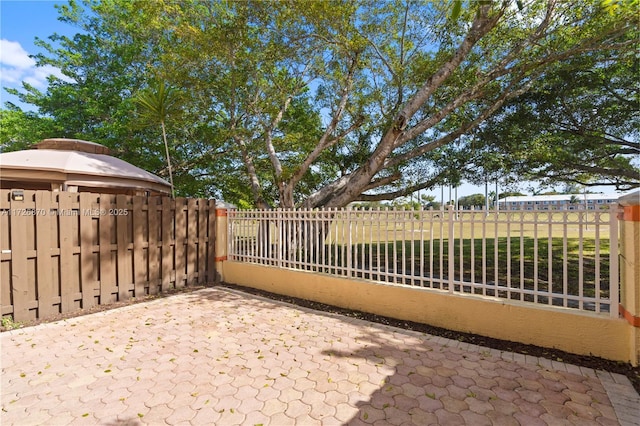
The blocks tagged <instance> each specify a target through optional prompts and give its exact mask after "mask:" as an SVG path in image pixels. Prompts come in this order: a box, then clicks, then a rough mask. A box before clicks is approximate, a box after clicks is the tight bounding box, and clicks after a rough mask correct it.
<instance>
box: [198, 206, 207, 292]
mask: <svg viewBox="0 0 640 426" xmlns="http://www.w3.org/2000/svg"><path fill="white" fill-rule="evenodd" d="M206 211H207V205H206V201H205V200H198V254H197V256H198V259H197V263H198V284H204V283H206V279H207V276H206V273H205V271H206V268H207V246H206V244H207V240H206V238H207V213H206Z"/></svg>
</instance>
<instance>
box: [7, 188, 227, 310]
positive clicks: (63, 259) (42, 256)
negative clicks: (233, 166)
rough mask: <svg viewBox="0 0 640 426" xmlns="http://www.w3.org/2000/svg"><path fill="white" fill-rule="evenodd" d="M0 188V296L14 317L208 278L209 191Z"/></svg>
mask: <svg viewBox="0 0 640 426" xmlns="http://www.w3.org/2000/svg"><path fill="white" fill-rule="evenodd" d="M0 194H1V197H0V230H1V234H0V248H1V249H2V255H1V259H0V280H1V291H0V303H1V305H2V315H3V316H7V315H11V316H12V317H13V319H14V320H15V321H28V320H33V319H41V318H47V317H50V316H52V315H55V314H58V313H66V312H70V311H74V310H77V309H87V308H91V307H92V306H95V305H99V304H107V303H113V302H115V301H120V300H125V299H127V298H130V297H141V296H145V295H153V294H157V293H161V292H163V291H167V290H169V289H172V288H180V287H184V286H190V285H196V284H205V283H208V282H213V281H214V280H215V271H214V268H215V263H214V262H215V254H214V247H215V225H216V224H215V217H216V216H215V201H214V200H206V199H185V198H178V199H176V200H172V199H171V198H169V197H143V196H129V195H122V194H118V195H116V194H93V193H71V192H50V191H23V199H22V200H20V195H19V193H16V191H15V190H4V189H3V190H0Z"/></svg>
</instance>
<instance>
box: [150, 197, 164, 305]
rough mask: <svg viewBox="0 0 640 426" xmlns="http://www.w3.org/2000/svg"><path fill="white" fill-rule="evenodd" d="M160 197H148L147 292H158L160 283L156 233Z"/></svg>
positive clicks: (157, 231)
mask: <svg viewBox="0 0 640 426" xmlns="http://www.w3.org/2000/svg"><path fill="white" fill-rule="evenodd" d="M160 200H161V199H160V197H150V198H149V199H148V221H149V222H148V233H149V248H148V251H149V253H148V259H149V294H158V286H159V285H160V281H159V277H160V265H161V263H160V262H159V256H160V250H158V234H159V232H160V227H159V225H160V224H161V222H159V221H158V202H159V201H160Z"/></svg>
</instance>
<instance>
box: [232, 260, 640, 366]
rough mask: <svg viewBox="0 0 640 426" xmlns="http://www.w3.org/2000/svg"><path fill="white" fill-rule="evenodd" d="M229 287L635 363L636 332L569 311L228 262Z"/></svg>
mask: <svg viewBox="0 0 640 426" xmlns="http://www.w3.org/2000/svg"><path fill="white" fill-rule="evenodd" d="M220 268H221V273H222V274H221V275H222V277H223V279H224V281H225V282H227V283H231V284H237V285H242V286H247V287H252V288H256V289H261V290H266V291H270V292H273V293H278V294H284V295H288V296H292V297H298V298H302V299H307V300H313V301H316V302H321V303H326V304H329V305H334V306H339V307H343V308H347V309H355V310H360V311H364V312H370V313H374V314H378V315H384V316H388V317H393V318H397V319H402V320H410V321H415V322H420V323H425V324H430V325H433V326H437V327H442V328H447V329H450V330H456V331H462V332H468V333H474V334H479V335H483V336H487V337H492V338H496V339H502V340H509V341H517V342H522V343H527V344H532V345H537V346H542V347H548V348H557V349H561V350H564V351H566V352H571V353H575V354H580V355H595V356H599V357H602V358H606V359H611V360H617V361H624V362H632V363H634V364H635V363H636V362H637V354H636V353H635V352H636V351H635V345H633V344H631V342H633V340H634V337H633V336H634V334H633V332H632V331H633V327H632V326H630V324H629V323H628V322H627V321H625V320H623V319H612V318H610V317H608V316H604V315H603V316H598V315H592V314H588V313H582V312H578V311H576V310H571V309H563V308H557V307H554V308H548V307H544V306H531V304H526V305H525V304H523V303H518V302H513V301H509V302H507V301H505V300H500V299H496V298H491V297H482V296H475V295H460V294H456V295H452V294H449V293H447V292H441V291H437V290H431V289H424V288H412V287H405V286H399V285H392V284H382V283H372V282H368V281H359V280H352V279H349V280H347V279H343V278H339V277H333V276H329V275H323V274H316V273H309V272H304V271H295V270H290V269H280V268H274V267H268V266H262V265H255V264H248V263H241V262H233V261H224V262H221V264H220Z"/></svg>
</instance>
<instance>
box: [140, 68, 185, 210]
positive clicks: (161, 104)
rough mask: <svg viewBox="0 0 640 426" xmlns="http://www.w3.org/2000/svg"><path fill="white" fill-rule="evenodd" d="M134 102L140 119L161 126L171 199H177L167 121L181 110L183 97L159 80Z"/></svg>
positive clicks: (142, 92) (141, 93)
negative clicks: (138, 109) (138, 108)
mask: <svg viewBox="0 0 640 426" xmlns="http://www.w3.org/2000/svg"><path fill="white" fill-rule="evenodd" d="M134 101H135V102H136V104H138V106H140V107H141V108H140V111H139V112H140V117H141V118H142V119H143V120H145V121H147V122H149V123H153V124H160V127H161V128H162V140H163V141H164V149H165V154H166V156H167V167H168V169H169V183H170V184H171V197H172V198H175V190H174V187H173V172H172V170H171V157H170V156H169V144H168V143H167V131H166V125H165V124H166V121H167V119H168V118H169V117H170V116H171V115H172V114H174V113H175V112H177V111H178V110H179V109H180V106H181V101H182V97H181V96H180V93H179V92H178V91H177V90H176V89H175V88H173V87H171V86H169V85H168V84H167V83H166V82H165V81H163V80H160V79H158V80H157V81H156V84H155V87H149V88H147V89H145V90H142V91H140V92H139V93H138V94H137V95H136V97H135V98H134Z"/></svg>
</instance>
